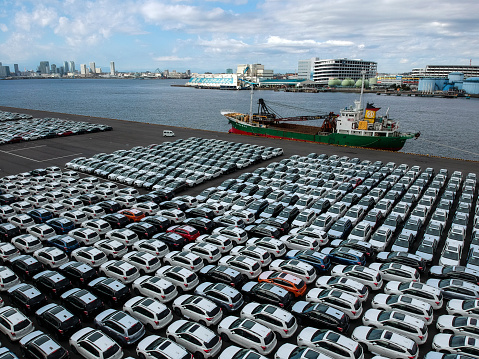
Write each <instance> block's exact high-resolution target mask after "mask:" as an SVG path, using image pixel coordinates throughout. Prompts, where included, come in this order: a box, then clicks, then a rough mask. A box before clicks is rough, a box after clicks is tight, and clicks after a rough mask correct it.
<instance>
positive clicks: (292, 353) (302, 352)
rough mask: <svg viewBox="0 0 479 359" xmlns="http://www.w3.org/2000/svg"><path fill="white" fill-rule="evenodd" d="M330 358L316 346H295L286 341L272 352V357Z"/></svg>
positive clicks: (288, 358) (281, 358)
mask: <svg viewBox="0 0 479 359" xmlns="http://www.w3.org/2000/svg"><path fill="white" fill-rule="evenodd" d="M290 358H297V359H306V358H314V359H331V358H332V357H330V356H329V355H326V354H323V353H322V352H320V351H319V350H318V349H316V348H314V349H313V348H309V347H306V346H301V347H300V346H297V345H294V344H290V343H286V344H283V345H281V346H280V347H279V348H278V350H277V351H276V353H275V354H274V359H290Z"/></svg>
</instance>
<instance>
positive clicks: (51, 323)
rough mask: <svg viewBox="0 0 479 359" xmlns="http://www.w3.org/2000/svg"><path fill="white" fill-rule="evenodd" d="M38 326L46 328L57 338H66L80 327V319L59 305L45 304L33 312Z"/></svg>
mask: <svg viewBox="0 0 479 359" xmlns="http://www.w3.org/2000/svg"><path fill="white" fill-rule="evenodd" d="M35 314H36V317H37V321H38V325H39V326H40V327H44V328H47V329H48V330H49V331H50V332H51V333H53V334H54V335H55V336H56V337H57V338H59V339H67V338H69V337H70V335H71V334H73V333H75V332H76V331H78V330H79V329H81V321H80V318H78V317H77V316H76V315H75V314H73V313H71V312H70V311H69V310H67V309H65V308H64V307H62V306H61V305H57V304H54V303H51V304H47V305H45V306H43V307H41V308H40V309H38V310H37V312H36V313H35Z"/></svg>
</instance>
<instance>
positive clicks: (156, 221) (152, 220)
mask: <svg viewBox="0 0 479 359" xmlns="http://www.w3.org/2000/svg"><path fill="white" fill-rule="evenodd" d="M140 222H146V223H149V224H152V225H153V226H155V227H156V230H157V231H158V232H164V231H166V230H167V229H168V227H170V226H171V221H170V220H169V219H168V218H166V217H163V216H146V217H145V218H142V219H141V220H140Z"/></svg>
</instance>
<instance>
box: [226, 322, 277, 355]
mask: <svg viewBox="0 0 479 359" xmlns="http://www.w3.org/2000/svg"><path fill="white" fill-rule="evenodd" d="M218 334H220V335H221V338H222V339H223V340H226V341H232V342H234V343H236V344H238V345H240V346H242V347H243V348H245V347H246V348H251V349H255V350H256V351H257V352H258V353H262V354H264V355H268V354H269V353H271V352H272V351H273V350H274V348H275V347H276V344H277V343H278V341H277V340H276V336H275V335H274V332H273V331H272V330H271V329H269V328H268V327H266V326H264V325H263V324H260V323H258V322H257V321H255V320H252V319H246V318H244V319H240V318H238V317H234V316H229V317H226V318H224V319H223V320H222V321H221V322H220V323H219V324H218Z"/></svg>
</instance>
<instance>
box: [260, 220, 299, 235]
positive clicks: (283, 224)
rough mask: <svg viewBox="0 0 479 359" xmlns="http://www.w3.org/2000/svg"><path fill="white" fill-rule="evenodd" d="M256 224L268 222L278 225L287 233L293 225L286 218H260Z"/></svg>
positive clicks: (273, 225) (267, 223)
mask: <svg viewBox="0 0 479 359" xmlns="http://www.w3.org/2000/svg"><path fill="white" fill-rule="evenodd" d="M255 223H256V224H266V225H268V226H272V227H276V228H278V229H279V230H280V231H281V234H282V235H284V234H287V233H288V232H289V230H290V229H291V225H290V224H289V222H288V221H287V220H286V219H284V218H278V217H276V218H260V219H258V220H257V221H256V222H255Z"/></svg>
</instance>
